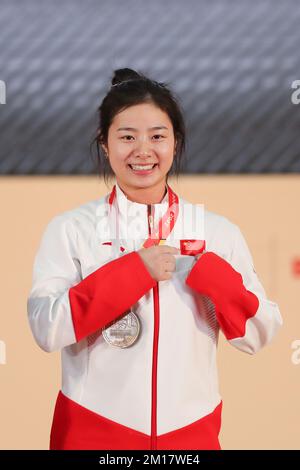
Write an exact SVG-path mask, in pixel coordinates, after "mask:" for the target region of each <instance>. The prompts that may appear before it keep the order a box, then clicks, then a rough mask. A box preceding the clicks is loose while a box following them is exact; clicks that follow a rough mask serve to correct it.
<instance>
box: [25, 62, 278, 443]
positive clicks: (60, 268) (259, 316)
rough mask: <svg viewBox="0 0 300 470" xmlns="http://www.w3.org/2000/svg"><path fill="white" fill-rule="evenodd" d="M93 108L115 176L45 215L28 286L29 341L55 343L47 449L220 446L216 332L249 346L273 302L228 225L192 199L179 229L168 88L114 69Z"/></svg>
mask: <svg viewBox="0 0 300 470" xmlns="http://www.w3.org/2000/svg"><path fill="white" fill-rule="evenodd" d="M99 112H100V125H99V129H98V133H97V137H96V143H97V146H98V147H97V148H98V157H99V162H100V164H101V166H102V168H103V166H104V169H105V175H106V176H107V173H106V172H107V169H108V170H109V174H110V175H114V176H115V178H116V184H115V185H114V187H113V189H112V191H111V192H110V193H108V194H107V195H105V196H104V197H102V198H101V199H99V200H95V201H90V202H88V203H86V204H83V205H81V206H79V207H77V208H75V209H72V210H69V211H66V212H64V213H62V214H59V215H57V216H55V217H54V218H53V219H52V220H51V221H50V222H49V224H48V226H47V227H46V230H45V232H44V234H43V237H42V240H41V243H40V246H39V250H38V252H37V255H36V258H35V263H34V273H33V286H32V290H31V292H30V295H29V298H28V315H29V321H30V325H31V329H32V332H33V335H34V337H35V339H36V341H37V343H38V344H39V346H40V347H41V348H42V349H43V350H45V351H48V352H50V351H55V350H61V354H62V387H61V390H60V391H59V393H58V397H57V401H56V406H55V412H54V417H53V423H52V429H51V439H50V449H144V450H145V449H220V443H219V439H218V435H219V431H220V425H221V408H222V400H221V396H220V394H219V389H218V376H217V367H216V347H217V342H218V334H219V330H220V329H221V330H222V332H223V333H224V335H225V337H226V338H227V340H228V341H229V343H230V344H232V345H233V346H235V347H236V348H238V349H240V350H241V351H244V352H247V353H250V354H253V353H255V352H256V351H258V350H259V349H260V348H262V347H263V346H264V345H265V344H267V343H269V342H270V341H271V339H272V338H273V336H274V335H275V333H276V331H277V330H278V328H279V327H280V325H281V324H282V319H281V315H280V312H279V308H278V306H277V305H276V304H275V303H274V302H272V301H270V300H268V299H267V298H266V294H265V291H264V289H263V287H262V285H261V283H260V281H259V279H258V277H257V275H256V272H255V270H254V267H253V261H252V257H251V254H250V252H249V249H248V247H247V244H246V242H245V239H244V238H243V236H242V234H241V231H240V229H239V228H238V226H237V225H235V224H234V223H232V222H230V221H229V220H228V219H227V218H225V217H223V216H221V215H218V214H215V213H213V212H210V211H207V210H204V212H203V213H202V215H203V219H204V220H203V222H204V227H205V238H203V236H201V235H200V232H199V235H198V236H194V237H191V232H190V231H189V229H188V227H189V225H190V223H191V222H192V220H191V219H192V216H191V215H190V214H191V212H189V211H185V210H184V209H185V208H186V206H187V204H189V203H188V201H185V200H184V199H183V198H181V197H178V196H177V194H176V193H175V192H174V191H173V190H172V188H171V187H170V186H169V185H168V183H167V180H168V176H169V174H170V172H171V170H172V168H173V166H174V167H175V168H176V171H177V172H178V167H179V163H180V160H181V157H182V152H183V149H184V146H185V127H184V120H183V117H182V113H181V111H180V108H179V105H178V103H177V101H176V99H175V98H174V96H173V95H172V93H171V91H170V90H169V89H168V87H167V86H166V85H165V84H162V83H157V82H155V81H152V80H150V79H148V78H147V77H145V76H144V75H142V74H138V73H137V72H135V71H133V70H131V69H119V70H117V71H115V75H114V78H113V80H112V86H111V89H110V90H109V92H108V94H107V96H106V97H105V98H104V100H103V102H102V104H101V106H100V108H99ZM102 154H104V158H105V162H104V163H103V162H102ZM177 174H178V173H177ZM195 206H196V205H192V207H193V208H195ZM196 213H197V214H199V212H197V211H196ZM197 217H198V216H197ZM178 229H180V230H178ZM204 243H205V248H206V251H205V250H204Z"/></svg>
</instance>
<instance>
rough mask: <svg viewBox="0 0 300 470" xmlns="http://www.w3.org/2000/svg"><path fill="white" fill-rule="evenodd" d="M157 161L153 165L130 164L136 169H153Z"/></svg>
mask: <svg viewBox="0 0 300 470" xmlns="http://www.w3.org/2000/svg"><path fill="white" fill-rule="evenodd" d="M154 165H155V163H154V164H153V165H130V166H131V167H132V168H133V169H134V170H152V168H153V167H154Z"/></svg>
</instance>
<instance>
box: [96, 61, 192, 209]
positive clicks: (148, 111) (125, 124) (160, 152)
mask: <svg viewBox="0 0 300 470" xmlns="http://www.w3.org/2000/svg"><path fill="white" fill-rule="evenodd" d="M185 139H186V137H185V123H184V119H183V115H182V112H181V110H180V107H179V104H178V103H177V100H176V99H175V97H174V95H173V94H172V93H171V92H170V90H169V89H168V88H167V86H166V85H165V84H164V83H158V82H156V81H154V80H150V79H149V78H147V77H145V76H144V75H143V74H139V73H137V72H135V71H134V70H131V69H126V68H125V69H119V70H117V71H116V72H115V76H114V78H113V80H112V86H111V89H110V91H109V92H108V94H107V95H106V97H105V98H104V100H103V102H102V104H101V106H100V107H99V128H98V131H97V136H96V137H95V139H94V140H93V142H92V144H93V143H95V142H96V144H97V158H98V164H99V170H100V174H101V173H103V174H104V179H106V177H107V175H108V176H115V177H116V178H117V181H118V183H119V184H120V186H121V187H122V188H123V189H124V191H126V193H127V197H128V198H129V199H130V200H134V201H136V202H140V203H146V201H147V202H148V203H149V204H150V203H156V202H160V201H161V200H162V198H163V196H164V194H165V186H166V183H167V180H168V176H169V174H170V173H171V172H172V170H173V169H174V170H175V173H176V175H177V177H178V174H179V169H180V165H181V160H182V157H183V153H184V150H185ZM103 156H104V158H103Z"/></svg>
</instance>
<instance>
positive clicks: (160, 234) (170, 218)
mask: <svg viewBox="0 0 300 470" xmlns="http://www.w3.org/2000/svg"><path fill="white" fill-rule="evenodd" d="M167 189H168V209H167V211H166V213H165V214H164V215H163V216H162V217H161V218H160V220H159V222H158V228H157V229H154V228H153V225H152V224H151V230H150V236H149V238H148V239H147V240H145V242H144V243H143V245H142V246H143V248H149V247H150V246H153V245H163V244H164V243H165V240H166V239H167V237H168V236H169V235H170V233H171V232H172V230H173V228H174V225H175V223H176V220H177V217H178V212H179V204H178V196H177V194H176V193H174V191H173V190H172V189H171V187H170V186H169V185H168V184H167ZM115 198H116V185H114V187H113V189H112V191H111V193H110V195H109V200H108V202H109V204H110V207H111V206H112V204H113V203H114V200H115Z"/></svg>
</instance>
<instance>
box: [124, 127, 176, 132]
mask: <svg viewBox="0 0 300 470" xmlns="http://www.w3.org/2000/svg"><path fill="white" fill-rule="evenodd" d="M159 129H167V130H168V128H167V127H166V126H154V127H149V128H148V131H152V130H159ZM137 130H138V129H135V128H134V127H119V128H118V129H117V131H137Z"/></svg>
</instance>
